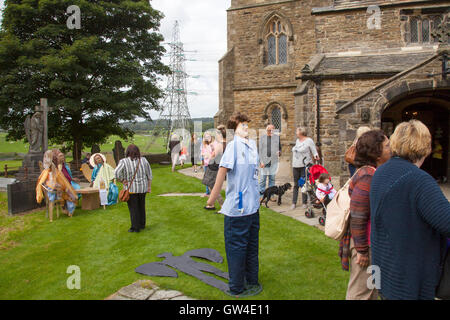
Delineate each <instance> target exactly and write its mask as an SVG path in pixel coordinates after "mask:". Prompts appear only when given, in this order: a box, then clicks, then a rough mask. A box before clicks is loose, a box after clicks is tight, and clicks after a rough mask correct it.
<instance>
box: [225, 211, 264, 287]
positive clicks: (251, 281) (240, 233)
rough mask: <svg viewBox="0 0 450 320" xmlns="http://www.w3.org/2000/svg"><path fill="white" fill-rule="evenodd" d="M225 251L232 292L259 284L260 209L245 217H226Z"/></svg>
mask: <svg viewBox="0 0 450 320" xmlns="http://www.w3.org/2000/svg"><path fill="white" fill-rule="evenodd" d="M224 235H225V251H226V254H227V261H228V274H229V276H230V280H229V281H228V285H229V287H230V291H231V293H232V294H239V293H242V291H244V284H245V282H246V283H247V284H248V285H256V284H258V271H259V261H258V248H259V210H258V211H257V212H256V213H254V214H251V215H248V216H243V217H228V216H225V219H224Z"/></svg>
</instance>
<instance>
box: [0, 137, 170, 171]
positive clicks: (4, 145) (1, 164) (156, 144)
mask: <svg viewBox="0 0 450 320" xmlns="http://www.w3.org/2000/svg"><path fill="white" fill-rule="evenodd" d="M116 140H121V141H122V145H123V147H124V149H125V150H126V148H127V147H128V146H129V145H130V144H131V143H133V144H136V145H137V146H138V147H139V149H140V150H141V152H142V153H166V147H165V144H164V139H163V138H161V137H159V138H157V139H155V140H153V139H152V138H151V137H149V136H146V135H143V134H136V135H135V136H134V137H133V138H131V139H129V140H128V141H124V140H122V139H121V138H120V137H119V136H110V137H109V138H108V140H107V141H106V142H105V143H104V144H101V145H100V150H101V151H102V152H112V149H113V148H114V143H115V141H116ZM60 147H61V146H59V145H51V146H50V147H49V148H50V149H52V148H60ZM90 151H91V148H88V147H85V148H84V149H83V152H90ZM27 152H28V143H24V142H23V141H22V140H20V141H6V133H0V159H7V160H1V161H0V174H1V173H3V172H4V168H5V164H7V165H8V168H10V169H17V168H19V167H21V166H22V159H21V158H20V157H19V156H17V155H16V154H17V153H27ZM66 161H68V162H70V161H72V157H67V159H66Z"/></svg>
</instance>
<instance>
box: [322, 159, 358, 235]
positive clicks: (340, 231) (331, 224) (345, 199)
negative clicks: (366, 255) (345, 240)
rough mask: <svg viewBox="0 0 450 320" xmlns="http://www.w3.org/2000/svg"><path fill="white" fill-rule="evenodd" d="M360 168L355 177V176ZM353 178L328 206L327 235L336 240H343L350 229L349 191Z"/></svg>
mask: <svg viewBox="0 0 450 320" xmlns="http://www.w3.org/2000/svg"><path fill="white" fill-rule="evenodd" d="M360 169H361V168H359V169H358V170H357V171H356V172H355V174H354V175H353V176H355V175H356V174H357V173H358V171H359V170H360ZM352 179H353V177H351V178H350V179H348V180H347V182H346V183H345V185H344V186H343V187H342V188H341V189H339V191H338V192H337V193H336V194H335V196H334V197H333V200H331V202H330V203H329V204H328V206H327V218H326V220H325V235H326V236H327V237H329V238H332V239H334V240H341V239H342V237H343V236H344V235H345V232H346V231H347V228H348V223H349V217H350V195H349V194H348V189H349V187H350V182H351V181H352Z"/></svg>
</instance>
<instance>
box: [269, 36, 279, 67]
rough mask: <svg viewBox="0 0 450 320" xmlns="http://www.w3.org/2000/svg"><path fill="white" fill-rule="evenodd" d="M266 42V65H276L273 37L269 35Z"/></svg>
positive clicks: (274, 40)
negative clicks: (267, 53)
mask: <svg viewBox="0 0 450 320" xmlns="http://www.w3.org/2000/svg"><path fill="white" fill-rule="evenodd" d="M267 42H268V51H269V55H268V58H269V59H268V64H276V63H277V52H276V50H277V49H276V39H275V36H272V35H270V36H269V38H268V39H267Z"/></svg>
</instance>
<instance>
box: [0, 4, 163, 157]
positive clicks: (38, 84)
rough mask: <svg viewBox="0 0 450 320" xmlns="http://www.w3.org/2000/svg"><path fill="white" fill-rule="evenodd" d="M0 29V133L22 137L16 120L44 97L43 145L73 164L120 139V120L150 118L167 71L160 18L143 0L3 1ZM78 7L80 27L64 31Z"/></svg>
mask: <svg viewBox="0 0 450 320" xmlns="http://www.w3.org/2000/svg"><path fill="white" fill-rule="evenodd" d="M5 5H6V6H5V9H4V13H3V22H2V29H1V31H0V70H1V72H0V113H1V115H2V116H1V117H0V127H1V128H3V129H5V130H7V131H8V138H9V139H16V140H17V139H22V138H24V135H25V133H24V129H23V122H24V119H25V117H26V116H27V115H28V114H30V113H32V112H33V109H34V106H36V105H38V104H39V99H40V98H43V97H45V98H47V99H48V101H49V106H50V107H51V108H52V111H51V112H50V114H49V139H51V141H52V142H54V143H66V145H68V146H69V148H72V150H73V156H74V159H75V160H79V159H80V158H81V150H82V148H83V146H88V147H89V146H92V145H93V144H100V143H103V142H105V141H106V139H107V137H108V136H109V135H111V134H115V135H118V136H120V137H121V138H123V139H126V138H128V137H131V136H132V135H133V131H132V130H130V129H127V128H124V127H123V126H121V125H120V121H134V120H135V119H136V118H138V117H139V118H144V119H148V120H150V115H149V111H150V110H151V109H156V110H158V109H159V106H158V104H157V102H158V99H160V98H162V95H163V92H162V90H161V89H160V88H159V87H158V85H157V82H158V80H159V79H160V77H162V76H163V75H166V74H168V73H170V70H169V68H168V67H167V66H165V65H164V64H163V63H162V62H161V57H162V55H163V54H164V52H165V49H164V47H163V46H162V45H161V42H162V41H163V37H162V35H161V34H159V33H158V29H159V26H160V20H161V19H162V17H163V15H162V13H161V12H159V11H157V10H155V9H153V8H152V7H151V5H150V4H149V1H148V0H125V1H121V0H112V1H92V0H89V1H88V0H6V2H5ZM71 5H76V6H78V7H79V8H80V13H81V26H80V29H76V28H74V29H70V28H69V27H68V22H67V20H68V19H69V20H71V19H72V18H73V14H72V13H71V12H70V13H67V8H68V7H69V6H71Z"/></svg>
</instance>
